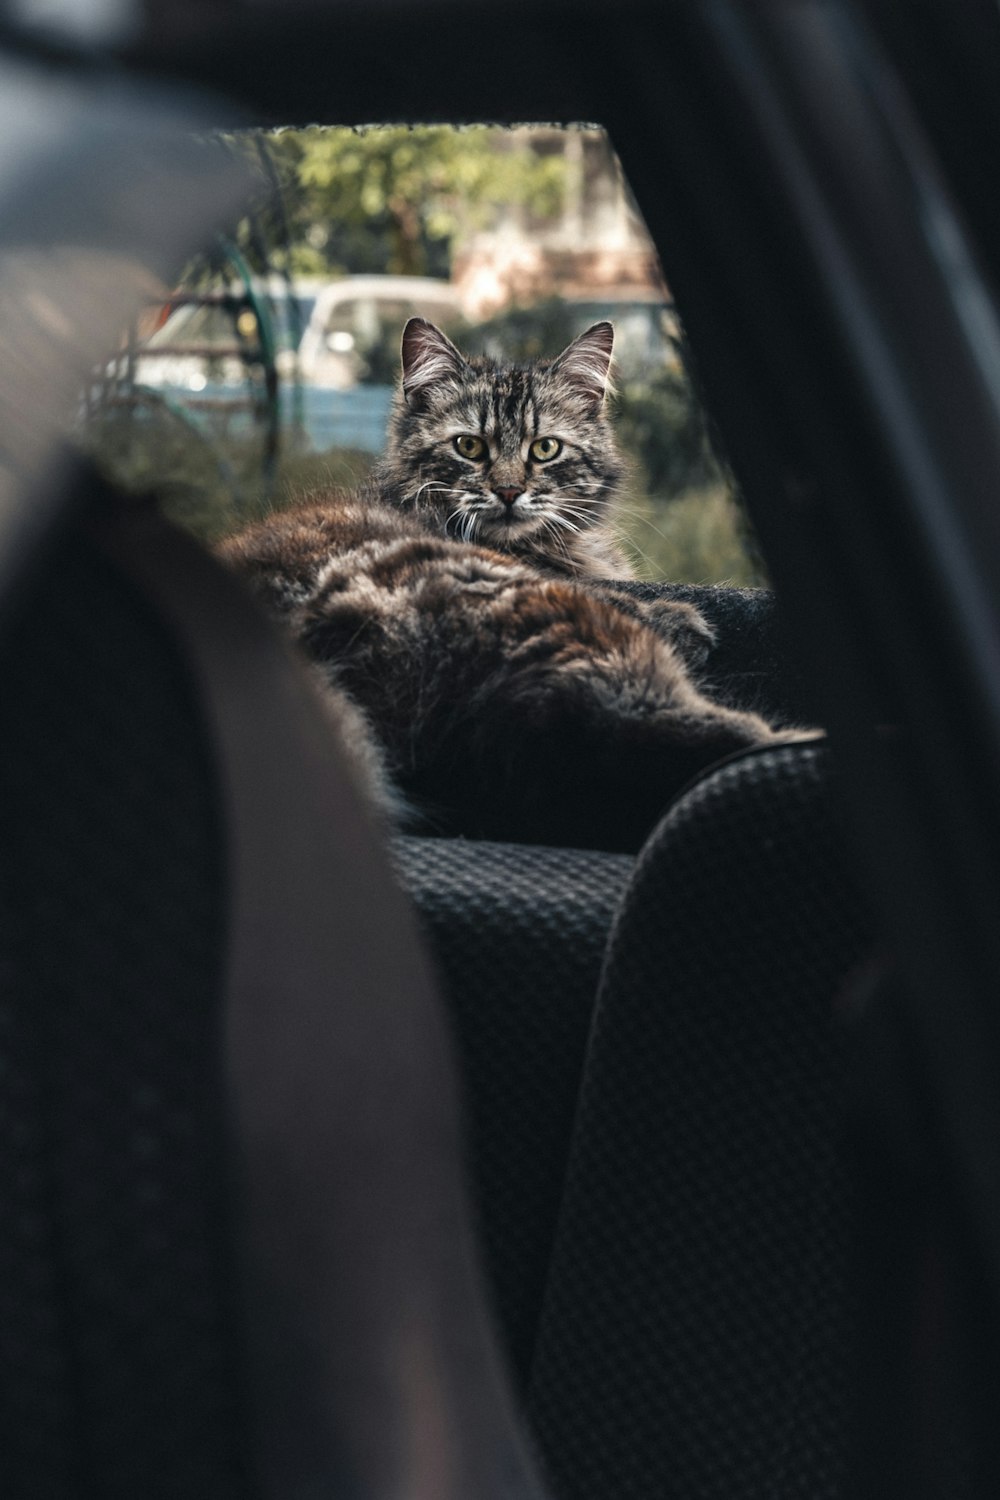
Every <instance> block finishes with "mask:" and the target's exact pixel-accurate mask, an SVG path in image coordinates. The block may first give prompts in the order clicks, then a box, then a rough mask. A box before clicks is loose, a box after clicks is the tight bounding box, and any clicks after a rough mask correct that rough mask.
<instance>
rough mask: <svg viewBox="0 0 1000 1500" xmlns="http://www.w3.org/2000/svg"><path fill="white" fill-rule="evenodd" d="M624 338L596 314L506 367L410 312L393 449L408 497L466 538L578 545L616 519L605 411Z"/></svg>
mask: <svg viewBox="0 0 1000 1500" xmlns="http://www.w3.org/2000/svg"><path fill="white" fill-rule="evenodd" d="M613 342H614V330H613V328H612V326H611V324H610V323H595V324H594V325H593V327H592V328H588V329H587V331H586V333H582V334H581V335H580V336H579V338H576V339H574V340H573V342H572V343H571V344H570V345H569V346H568V347H567V348H566V349H564V350H563V352H562V353H561V354H560V355H559V356H558V357H557V358H555V359H551V360H537V361H533V362H530V363H524V364H506V363H503V362H499V361H496V360H493V359H490V358H486V357H483V356H476V357H471V358H468V357H466V356H465V355H463V354H462V353H460V351H459V350H458V349H456V348H455V345H454V344H453V343H452V342H451V340H450V339H449V338H447V337H446V336H445V335H444V334H443V333H442V332H441V330H440V329H439V328H435V326H434V324H433V323H428V322H425V321H424V319H423V318H411V319H410V321H409V322H408V323H407V325H406V327H405V329H404V330H403V345H402V359H403V374H402V383H401V386H400V390H399V392H398V394H397V396H396V402H395V405H394V408H393V415H392V420H391V423H390V431H389V445H388V451H387V455H386V458H387V463H388V465H389V468H390V470H391V474H392V480H393V485H394V488H395V492H396V495H397V498H398V499H399V500H400V501H401V503H403V504H404V505H406V506H409V507H413V508H419V509H420V510H421V511H422V512H424V513H427V512H432V513H433V514H434V516H435V519H436V520H437V519H439V520H440V523H441V525H442V528H443V529H446V530H447V531H448V532H450V533H451V534H452V535H453V536H458V537H462V538H464V539H465V540H467V541H477V542H482V543H484V544H485V545H487V546H491V547H502V548H507V549H509V550H513V551H519V550H521V549H522V548H523V547H524V546H525V545H526V544H527V545H531V546H540V547H544V548H547V549H551V550H554V551H558V550H559V549H560V548H565V547H567V546H570V545H571V544H572V541H573V538H574V537H575V536H577V535H579V533H581V532H584V531H587V530H589V529H590V528H592V527H594V526H597V525H599V524H600V523H601V522H602V521H603V520H604V519H605V509H606V506H607V503H608V500H609V499H610V498H611V497H612V495H613V493H614V490H615V486H616V485H617V483H618V481H619V479H620V478H621V474H622V463H621V459H620V458H619V456H618V453H617V450H616V448H615V444H614V438H613V435H612V432H611V427H610V423H609V422H608V418H607V413H606V410H605V393H606V390H607V385H608V371H609V368H610V364H611V350H612V345H613Z"/></svg>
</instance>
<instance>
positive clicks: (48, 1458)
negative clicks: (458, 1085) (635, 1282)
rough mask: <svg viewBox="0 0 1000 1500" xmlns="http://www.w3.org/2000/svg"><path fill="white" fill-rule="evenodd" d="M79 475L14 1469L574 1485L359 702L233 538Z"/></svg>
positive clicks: (12, 955) (4, 1479)
mask: <svg viewBox="0 0 1000 1500" xmlns="http://www.w3.org/2000/svg"><path fill="white" fill-rule="evenodd" d="M75 490H76V495H75V498H76V501H77V509H78V511H80V512H82V514H81V515H79V516H78V518H77V520H76V522H75V523H74V525H73V526H72V527H71V526H70V525H69V524H68V523H67V522H66V521H63V523H62V524H61V525H59V526H58V527H56V528H55V529H54V530H53V531H52V532H51V533H50V535H49V537H48V540H47V541H46V542H45V543H44V545H43V544H42V543H40V542H39V543H37V544H36V547H35V551H34V557H33V560H32V563H31V566H30V568H28V569H22V571H21V574H20V576H19V578H18V587H17V590H16V592H15V593H14V594H13V595H11V596H9V597H7V598H6V599H5V600H4V604H5V612H4V615H3V619H2V622H0V658H2V669H3V681H4V697H5V710H6V711H5V713H4V717H3V726H2V733H0V938H2V981H3V993H2V1003H0V1130H2V1139H3V1142H4V1149H3V1151H2V1153H0V1299H2V1304H3V1338H2V1339H0V1489H2V1491H3V1493H4V1495H5V1496H11V1497H20V1496H23V1497H29V1496H30V1497H31V1500H48V1497H52V1500H68V1497H76V1496H81V1497H82V1496H84V1495H100V1496H101V1497H102V1500H104V1497H109V1500H113V1497H119V1496H120V1497H123V1500H124V1497H126V1496H127V1497H129V1500H132V1497H135V1496H138V1495H142V1496H144V1497H157V1496H164V1497H166V1496H170V1497H177V1496H180V1495H190V1496H198V1497H199V1500H202V1497H205V1500H210V1497H223V1496H226V1497H229V1496H241V1497H243V1496H251V1495H254V1496H256V1495H261V1496H267V1495H275V1496H277V1495H281V1496H283V1497H295V1496H303V1497H304V1496H306V1495H308V1496H310V1497H314V1496H315V1497H318V1496H321V1495H334V1494H337V1495H339V1494H342V1493H344V1491H345V1489H351V1490H352V1491H354V1492H358V1493H364V1492H371V1493H378V1492H382V1491H384V1490H386V1489H388V1488H393V1489H408V1490H413V1491H415V1492H426V1491H428V1489H429V1488H433V1491H434V1493H435V1494H441V1495H454V1496H455V1497H458V1496H459V1495H466V1494H471V1493H476V1494H483V1495H499V1494H500V1493H501V1492H502V1493H503V1495H504V1496H512V1495H525V1496H527V1495H533V1494H536V1493H538V1487H537V1482H536V1480H535V1478H534V1476H533V1470H532V1467H531V1463H530V1461H529V1460H528V1458H527V1457H526V1454H525V1450H524V1448H523V1445H522V1443H521V1439H520V1436H519V1433H518V1427H517V1422H516V1420H515V1418H514V1416H513V1414H512V1403H511V1401H510V1399H509V1397H508V1395H507V1391H506V1387H505V1384H504V1380H503V1377H502V1374H501V1372H500V1361H499V1358H498V1356H497V1355H496V1353H495V1350H494V1343H493V1338H492V1334H491V1331H490V1328H489V1324H488V1320H487V1316H486V1313H485V1311H484V1308H483V1303H482V1298H481V1295H480V1288H479V1278H478V1273H477V1270H476V1266H475V1258H474V1255H473V1253H472V1249H471V1239H470V1234H469V1231H468V1227H467V1219H466V1212H465V1207H464V1194H463V1189H462V1186H461V1182H460V1177H459V1170H458V1145H457V1130H456V1123H455V1113H454V1108H453V1095H454V1090H453V1085H452V1079H451V1073H450V1058H449V1050H448V1042H447V1038H446V1035H445V1030H444V1026H443V1023H442V1020H441V1017H440V1014H439V1010H438V1005H437V1000H436V997H435V996H434V993H433V989H432V985H431V982H430V980H429V977H428V970H427V966H426V962H425V959H424V956H423V954H422V951H421V948H420V945H419V942H418V940H417V937H416V934H415V931H414V928H413V925H412V918H411V916H410V913H409V909H408V907H407V904H406V902H405V901H404V900H403V899H402V897H401V896H400V894H399V892H398V890H397V888H396V886H395V885H394V883H393V882H392V880H391V878H390V876H389V873H388V868H387V865H386V862H385V859H384V856H383V854H382V852H381V851H380V849H379V846H378V839H377V836H376V833H375V830H374V829H373V828H372V826H371V824H370V822H369V821H368V819H367V816H366V814H365V813H364V811H363V809H362V808H361V806H360V802H359V799H358V797H357V796H356V794H355V793H354V791H353V788H352V786H351V784H350V780H349V777H348V776H347V774H346V772H345V770H344V767H343V766H342V764H341V763H340V759H339V752H338V750H337V747H336V744H335V742H334V740H333V737H332V735H331V733H330V729H329V725H328V724H327V723H326V720H325V718H324V716H323V714H322V712H321V711H320V709H319V707H318V706H317V703H316V701H315V699H314V697H313V694H312V692H311V691H310V688H309V685H308V680H307V678H306V676H305V675H304V674H303V673H302V672H301V670H300V669H299V667H298V665H297V664H296V663H295V662H293V661H292V660H291V658H290V657H289V655H288V653H287V652H286V651H285V649H284V647H283V645H282V644H281V643H280V642H279V641H278V640H277V639H276V637H275V635H274V633H273V632H272V631H271V629H270V627H269V626H267V625H266V622H264V621H263V620H262V619H261V618H260V617H259V616H258V614H257V612H256V610H255V609H254V608H253V607H252V606H250V604H249V603H248V601H246V600H245V599H244V597H243V594H242V592H241V591H240V590H239V589H238V588H236V587H235V584H234V581H233V580H231V579H230V578H229V577H228V575H226V574H225V573H224V571H222V570H221V569H220V568H218V567H217V566H216V565H215V564H214V563H213V561H212V560H211V559H209V558H208V557H206V556H205V555H204V554H203V553H202V552H201V551H200V550H199V549H198V548H197V547H195V546H194V544H192V543H190V542H188V541H187V539H185V538H183V537H181V536H180V535H179V534H177V533H175V532H173V531H172V530H171V529H170V528H168V527H166V526H165V525H164V524H163V523H162V522H160V521H159V519H158V517H156V516H155V515H154V514H152V513H150V512H147V511H146V510H144V509H143V508H141V507H136V506H131V507H125V508H124V509H116V507H115V505H114V501H113V497H111V496H109V494H108V493H107V491H106V486H104V485H103V483H102V482H101V481H99V480H97V479H96V478H95V477H93V476H90V477H89V478H88V479H87V480H86V481H85V482H80V483H78V484H76V485H75ZM58 509H59V507H56V506H53V507H52V508H51V511H52V512H57V511H58ZM66 510H67V506H66V505H64V506H63V511H64V514H65V512H66ZM50 513H51V512H50Z"/></svg>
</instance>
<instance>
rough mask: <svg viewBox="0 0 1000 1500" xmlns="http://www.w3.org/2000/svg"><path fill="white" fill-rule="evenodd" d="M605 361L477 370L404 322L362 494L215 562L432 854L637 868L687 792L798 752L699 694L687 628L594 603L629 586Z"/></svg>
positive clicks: (673, 612)
mask: <svg viewBox="0 0 1000 1500" xmlns="http://www.w3.org/2000/svg"><path fill="white" fill-rule="evenodd" d="M610 354H611V329H610V325H608V324H598V325H596V327H595V328H594V329H591V330H589V331H588V333H586V334H584V335H582V336H581V338H580V339H577V340H575V341H574V343H573V344H571V345H570V346H569V348H568V349H567V350H566V351H564V353H563V354H562V355H561V356H560V357H559V358H558V359H556V360H554V361H552V362H545V363H539V364H536V365H531V366H520V365H504V364H498V363H495V362H492V361H486V360H468V361H467V360H465V359H464V357H463V356H462V355H460V354H459V353H458V351H457V350H456V349H455V348H454V346H453V345H451V344H450V342H449V341H448V340H446V339H445V337H444V335H443V334H441V333H440V332H439V331H438V330H437V329H434V328H432V326H431V325H430V324H426V323H422V322H420V321H419V320H411V322H410V323H409V324H407V328H406V331H405V333H404V338H403V379H402V385H401V389H400V392H399V395H398V397H397V401H396V407H395V410H394V414H393V420H392V436H391V441H390V447H389V453H388V458H387V462H386V464H385V465H384V466H383V467H382V468H381V470H379V471H378V472H377V473H376V475H375V476H374V477H373V480H372V482H371V483H370V484H368V485H367V486H364V487H362V489H360V490H359V491H357V492H355V493H353V494H343V493H338V492H330V493H326V494H323V495H321V496H314V497H312V498H311V499H310V500H309V501H307V502H305V503H303V504H301V505H299V506H297V507H295V508H293V509H290V510H286V511H283V512H279V513H277V514H275V515H273V516H270V517H268V518H267V519H265V520H263V521H260V522H257V523H256V524H254V525H252V526H250V527H248V528H247V529H246V530H245V531H243V532H240V533H238V534H237V535H236V536H234V537H231V538H230V539H228V540H227V541H226V542H224V543H223V544H222V545H221V547H220V549H219V550H220V553H221V555H222V556H223V557H224V558H225V560H226V561H227V562H229V564H230V565H232V566H233V567H235V568H237V569H238V570H239V571H240V572H242V573H243V574H244V575H245V576H246V578H247V579H248V581H249V582H250V584H251V586H252V587H253V588H254V589H255V591H256V592H257V593H258V594H259V596H260V597H261V598H262V600H263V602H264V603H265V605H266V606H267V607H268V608H269V609H270V611H271V612H272V613H273V614H274V615H276V616H277V617H278V618H280V619H281V620H282V621H283V622H284V624H285V626H286V628H287V629H289V630H290V632H291V634H292V635H293V637H294V638H295V639H296V640H297V641H298V642H299V643H300V644H301V646H302V647H303V648H304V650H305V652H306V653H307V655H308V656H309V657H310V659H311V660H312V661H313V662H314V663H316V664H317V667H318V669H319V670H320V672H321V674H322V677H323V680H324V682H325V683H327V684H328V685H329V687H330V688H332V689H333V690H334V691H335V692H337V693H340V694H345V695H346V697H347V698H348V700H349V701H350V704H351V705H352V709H351V717H352V721H353V723H354V726H355V730H356V729H357V726H358V723H359V722H360V720H359V717H358V715H359V713H360V715H362V716H363V719H364V720H365V721H366V722H367V725H368V726H369V727H370V730H371V734H372V736H373V739H374V742H375V744H377V746H378V749H379V751H380V753H381V765H382V767H383V769H384V777H383V785H385V784H386V783H388V784H391V785H392V786H393V787H394V788H395V789H397V791H398V792H399V793H401V794H402V796H403V798H404V799H405V800H406V803H407V804H408V805H409V806H410V807H411V808H412V809H415V810H416V812H417V813H418V814H419V815H420V817H422V819H423V821H424V826H425V827H427V828H429V829H430V830H432V831H435V832H440V833H463V834H467V835H471V836H479V837H492V838H504V839H515V840H524V841H533V842H548V843H554V844H565V845H578V846H585V847H592V848H606V849H628V850H631V849H637V848H638V847H639V846H640V844H641V843H642V842H643V840H644V838H645V836H646V834H647V833H648V832H649V830H650V828H651V827H652V825H653V823H654V822H655V821H656V819H657V817H658V815H659V814H660V812H661V811H662V810H663V808H664V807H665V806H666V804H667V802H668V801H669V800H670V798H671V796H672V795H673V794H674V793H675V792H676V791H677V790H678V789H679V788H680V787H681V786H682V785H683V784H684V782H685V781H687V780H688V779H689V778H690V777H691V776H693V775H694V774H695V773H696V772H698V771H700V770H701V769H703V768H704V767H705V766H707V765H708V764H710V763H711V762H712V761H714V760H717V759H718V758H719V757H720V756H724V755H727V754H729V753H731V752H733V751H736V750H741V749H744V748H746V747H748V746H753V745H762V744H768V743H773V742H777V741H779V740H783V739H787V738H788V737H789V736H788V734H787V733H777V732H775V731H774V730H772V729H771V728H770V726H769V725H768V724H767V723H766V722H765V721H764V720H763V719H761V718H759V717H758V716H756V715H754V714H750V713H744V712H740V711H738V710H735V709H730V708H726V707H725V706H723V705H721V704H718V703H714V702H712V701H711V700H710V699H709V698H707V697H706V696H705V695H704V694H703V693H702V692H701V691H700V690H699V689H698V687H697V686H696V684H695V682H694V681H693V679H692V677H691V675H690V673H689V670H688V667H687V665H686V663H685V660H684V655H683V653H682V650H681V649H680V646H681V645H683V646H684V647H685V648H686V649H690V648H691V647H692V646H693V647H694V649H695V652H696V654H697V653H699V652H702V651H703V649H704V644H705V639H706V634H707V627H705V626H704V622H703V621H702V620H701V617H700V616H699V615H698V613H697V611H695V610H693V609H692V608H691V607H690V606H689V605H684V604H677V605H671V604H668V603H663V604H660V605H659V606H658V608H657V611H656V616H655V625H656V627H657V628H654V627H653V624H651V623H650V621H649V620H647V619H644V618H641V617H640V610H639V609H638V608H637V607H636V606H635V604H634V602H633V601H627V600H622V599H620V598H617V597H615V595H614V576H612V579H611V581H610V582H607V581H606V580H605V579H604V575H603V570H604V569H605V568H607V569H608V570H611V571H612V573H613V574H614V572H615V571H617V573H618V576H619V577H620V576H621V574H622V570H624V569H625V567H626V565H625V564H624V561H623V560H619V559H618V558H617V557H616V553H615V550H614V546H613V543H612V542H611V541H610V539H609V538H608V535H607V533H606V531H605V530H604V529H603V524H602V523H603V518H604V516H605V514H606V507H607V504H608V502H609V499H610V497H611V495H612V494H613V490H614V485H615V483H616V482H617V477H618V474H619V473H620V465H619V461H618V458H617V454H616V452H615V449H614V443H613V438H612V435H611V432H610V428H609V427H608V425H607V419H606V416H605V414H604V410H603V396H604V385H605V380H606V376H607V370H608V363H609V361H610ZM473 439H474V440H475V441H471V440H473ZM466 440H469V441H466ZM538 444H541V447H538V446H536V445H538ZM552 444H554V445H555V449H554V450H553V448H552V446H551V445H552ZM567 495H569V496H571V497H572V498H571V499H567V498H566V497H567ZM557 514H562V515H563V516H565V517H572V518H573V520H574V522H575V523H576V524H577V529H576V530H573V529H572V528H571V527H567V526H565V525H560V523H559V522H558V521H557V520H555V517H556V515H557ZM564 534H565V535H564ZM609 590H610V592H609ZM671 636H672V637H673V639H671V638H670V637H671ZM709 638H710V637H709ZM365 754H366V755H367V759H368V761H369V764H371V763H372V761H373V759H374V758H375V751H374V748H373V745H372V743H371V742H369V743H368V744H367V746H366V747H365ZM380 774H381V773H380Z"/></svg>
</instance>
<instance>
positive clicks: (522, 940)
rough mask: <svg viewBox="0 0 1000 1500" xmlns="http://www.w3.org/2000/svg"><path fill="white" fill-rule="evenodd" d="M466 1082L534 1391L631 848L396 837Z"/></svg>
mask: <svg viewBox="0 0 1000 1500" xmlns="http://www.w3.org/2000/svg"><path fill="white" fill-rule="evenodd" d="M393 858H394V862H395V865H396V870H397V872H398V874H399V876H400V879H401V880H402V882H403V884H404V886H405V887H406V889H407V891H408V892H409V894H410V896H411V897H412V899H413V900H414V902H415V903H416V906H417V910H418V913H419V915H420V918H421V921H422V923H423V926H424V931H425V934H426V936H427V939H428V942H429V944H430V947H431V950H432V952H433V954H434V957H435V958H436V960H437V966H438V973H439V977H440V981H441V988H442V993H443V996H444V999H445V1002H446V1004H447V1007H448V1011H449V1014H450V1017H451V1020H452V1025H453V1030H454V1034H455V1040H456V1044H457V1052H458V1057H459V1061H460V1064H461V1067H460V1076H461V1080H462V1086H463V1095H464V1104H465V1116H466V1126H467V1145H468V1151H469V1176H470V1183H471V1186H472V1190H473V1196H474V1201H475V1205H476V1208H477V1212H478V1218H479V1228H480V1235H481V1241H482V1246H483V1250H484V1254H485V1262H486V1265H485V1269H486V1271H487V1274H488V1276H489V1280H490V1283H491V1289H492V1293H493V1297H494V1304H495V1307H496V1312H497V1316H498V1319H499V1325H500V1331H501V1335H502V1338H503V1341H504V1343H505V1344H506V1348H507V1354H508V1358H509V1360H510V1362H511V1366H512V1369H513V1372H514V1375H515V1377H516V1379H517V1381H518V1383H519V1385H520V1386H521V1387H522V1388H523V1387H524V1386H525V1384H526V1381H527V1377H528V1372H529V1369H530V1364H531V1358H532V1354H533V1350H534V1340H535V1334H536V1331H537V1323H538V1315H539V1309H540V1306H541V1299H542V1291H543V1287H544V1283H545V1277H546V1274H547V1270H548V1261H549V1255H550V1252H551V1248H552V1237H553V1234H554V1230H555V1220H556V1214H557V1212H558V1207H559V1201H560V1198H561V1195H562V1188H563V1180H564V1177H565V1172H566V1158H567V1154H568V1150H569V1140H570V1133H571V1130H572V1124H573V1116H574V1113H575V1110H576V1103H577V1098H578V1094H579V1088H580V1077H581V1073H582V1069H583V1058H584V1052H585V1049H586V1043H587V1037H588V1035H589V1031H590V1024H591V1018H592V1015H593V1008H594V998H595V996H596V994H597V985H598V980H599V978H600V972H601V964H602V962H603V958H604V950H605V946H606V943H607V937H608V932H609V930H610V927H611V923H612V919H613V916H614V913H615V910H616V909H617V906H618V902H619V900H620V899H621V896H622V893H623V891H624V890H625V887H626V885H627V884H628V881H629V879H630V877H631V874H632V870H633V868H634V864H635V861H634V860H633V859H632V858H631V856H628V855H621V854H604V853H590V852H587V851H584V850H578V849H546V848H540V847H536V846H527V845H516V844H493V843H488V842H471V841H465V840H462V839H424V838H399V839H396V840H395V841H394V845H393Z"/></svg>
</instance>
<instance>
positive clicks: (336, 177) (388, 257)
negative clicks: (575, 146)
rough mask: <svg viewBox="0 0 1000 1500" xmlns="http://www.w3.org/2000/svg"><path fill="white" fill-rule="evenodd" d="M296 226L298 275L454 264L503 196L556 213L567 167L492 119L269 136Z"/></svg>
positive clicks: (417, 270) (407, 271)
mask: <svg viewBox="0 0 1000 1500" xmlns="http://www.w3.org/2000/svg"><path fill="white" fill-rule="evenodd" d="M266 149H267V150H268V151H269V153H270V155H271V157H272V160H273V161H274V164H275V167H276V169H277V171H278V175H279V178H280V180H281V182H282V186H283V190H284V194H285V200H286V205H287V210H288V213H289V218H290V220H291V225H292V244H293V251H292V267H291V269H292V270H294V271H295V272H298V273H310V272H316V273H325V272H328V271H331V270H342V269H347V268H348V267H349V268H350V269H351V270H353V271H357V270H362V269H364V270H370V271H391V272H396V273H399V274H403V275H426V274H427V273H428V272H429V271H438V272H441V271H444V272H447V270H448V262H449V258H450V250H451V245H452V243H453V241H454V240H455V238H456V237H457V236H458V235H459V234H460V233H465V232H468V231H470V230H474V229H476V228H477V227H479V226H480V225H485V224H486V223H488V222H489V220H490V218H491V216H492V214H493V213H494V212H495V208H496V205H497V204H498V203H505V204H515V205H520V206H523V207H524V208H525V209H526V210H527V211H528V212H529V213H530V214H532V215H533V216H541V217H544V216H548V215H550V214H554V213H556V212H557V211H558V210H559V208H560V205H561V203H562V197H563V192H564V188H565V182H566V166H565V163H564V160H563V158H562V157H561V156H559V155H548V156H541V155H538V154H537V153H536V152H534V151H533V150H531V148H530V147H529V146H528V145H527V144H525V143H524V142H523V141H522V140H520V139H519V138H518V136H517V135H516V133H514V132H511V131H508V130H502V129H498V128H496V127H490V126H479V125H475V126H466V127H463V128H461V129H455V128H454V126H442V125H437V126H366V127H363V128H357V129H342V128H320V127H313V128H311V129H307V130H295V131H292V130H287V131H277V132H275V133H273V134H271V135H269V136H268V137H267V138H266Z"/></svg>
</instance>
